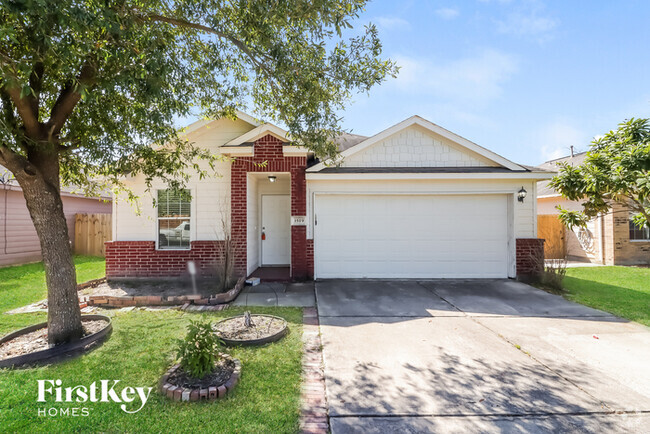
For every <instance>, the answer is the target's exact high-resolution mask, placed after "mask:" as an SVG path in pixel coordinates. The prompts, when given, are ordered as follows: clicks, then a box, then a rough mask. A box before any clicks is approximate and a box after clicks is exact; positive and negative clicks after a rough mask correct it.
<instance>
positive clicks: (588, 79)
mask: <svg viewBox="0 0 650 434" xmlns="http://www.w3.org/2000/svg"><path fill="white" fill-rule="evenodd" d="M649 17H650V1H647V0H617V1H611V0H570V1H566V0H556V1H550V0H463V1H452V0H429V1H425V0H422V1H415V0H375V1H370V2H369V3H368V5H367V8H366V11H365V12H364V13H363V14H362V15H361V16H360V18H359V19H358V20H357V21H356V22H355V23H354V25H355V27H358V28H359V29H362V28H363V26H364V25H365V24H367V23H369V22H371V23H374V24H375V25H376V26H377V28H378V30H379V36H380V38H381V40H382V43H383V47H384V57H386V58H390V59H393V60H395V61H396V62H397V64H398V66H400V67H401V69H400V72H399V74H398V76H397V78H395V79H393V78H389V79H388V80H387V81H386V82H384V83H383V84H381V85H379V86H376V87H374V88H372V89H371V90H370V93H369V95H366V94H358V95H355V97H354V99H353V101H352V102H351V103H350V104H349V106H348V107H347V108H346V110H345V111H344V112H342V113H341V115H342V117H343V127H344V128H345V129H346V130H348V131H351V132H353V133H356V134H361V135H366V136H372V135H374V134H377V133H379V132H381V131H383V130H384V129H386V128H389V127H390V126H392V125H394V124H397V123H399V122H400V121H402V120H404V119H406V118H408V117H410V116H412V115H419V116H422V117H423V118H425V119H428V120H430V121H432V122H434V123H436V124H438V125H440V126H442V127H444V128H446V129H448V130H450V131H452V132H454V133H456V134H458V135H460V136H463V137H465V138H467V139H469V140H471V141H473V142H475V143H477V144H479V145H481V146H483V147H485V148H488V149H490V150H492V151H494V152H496V153H498V154H500V155H502V156H504V157H506V158H508V159H510V160H512V161H515V162H517V163H521V164H528V165H537V164H541V163H542V162H544V161H547V160H550V159H554V158H559V157H562V156H566V155H568V154H569V152H570V150H569V147H570V146H574V147H575V150H576V151H577V152H580V151H586V150H588V149H589V144H590V143H591V141H592V140H593V138H594V137H597V136H600V135H603V134H604V133H606V132H608V131H610V130H612V129H615V128H616V127H617V125H618V124H619V123H621V122H623V121H624V120H626V119H629V118H631V117H637V118H638V117H645V118H650V26H649V25H648V18H649ZM192 120H193V119H184V121H186V122H182V123H181V125H187V124H189V123H190V122H191V121H192Z"/></svg>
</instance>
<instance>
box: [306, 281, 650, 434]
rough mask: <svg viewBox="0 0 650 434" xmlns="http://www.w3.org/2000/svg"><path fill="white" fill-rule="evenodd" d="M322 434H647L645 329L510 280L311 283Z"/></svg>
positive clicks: (648, 347) (648, 340)
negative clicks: (318, 338)
mask: <svg viewBox="0 0 650 434" xmlns="http://www.w3.org/2000/svg"><path fill="white" fill-rule="evenodd" d="M316 299H317V305H318V312H319V319H320V325H321V334H322V341H323V358H324V363H325V381H326V389H327V400H328V405H329V415H330V424H331V427H332V431H333V432H334V433H337V432H382V433H383V432H423V431H431V430H433V431H436V432H461V431H462V432H481V431H493V430H498V431H506V432H509V431H518V432H520V431H524V432H529V431H532V432H535V431H537V432H547V431H556V430H572V431H575V430H577V431H586V432H589V431H594V430H603V429H604V430H609V431H620V432H638V431H646V432H648V431H650V368H649V361H650V329H648V328H647V327H644V326H641V325H638V324H636V323H631V322H627V321H624V320H621V319H619V318H616V317H614V316H612V315H610V314H607V313H605V312H602V311H598V310H595V309H590V308H588V307H585V306H581V305H578V304H576V303H572V302H569V301H567V300H565V299H563V298H562V297H559V296H554V295H551V294H548V293H546V292H543V291H540V290H537V289H535V288H532V287H530V286H528V285H525V284H522V283H518V282H513V281H510V280H428V281H412V280H403V281H385V280H327V281H320V282H317V283H316Z"/></svg>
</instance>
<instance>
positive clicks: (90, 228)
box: [74, 214, 112, 256]
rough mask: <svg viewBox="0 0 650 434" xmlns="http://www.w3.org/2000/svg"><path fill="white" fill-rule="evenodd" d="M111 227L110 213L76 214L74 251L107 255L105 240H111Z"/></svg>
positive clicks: (80, 253) (84, 253) (83, 253)
mask: <svg viewBox="0 0 650 434" xmlns="http://www.w3.org/2000/svg"><path fill="white" fill-rule="evenodd" d="M111 228H112V224H111V215H110V214H75V222H74V252H75V253H76V254H78V255H91V256H105V254H106V252H105V251H104V242H105V241H110V240H111V238H112V236H111V235H112V234H111Z"/></svg>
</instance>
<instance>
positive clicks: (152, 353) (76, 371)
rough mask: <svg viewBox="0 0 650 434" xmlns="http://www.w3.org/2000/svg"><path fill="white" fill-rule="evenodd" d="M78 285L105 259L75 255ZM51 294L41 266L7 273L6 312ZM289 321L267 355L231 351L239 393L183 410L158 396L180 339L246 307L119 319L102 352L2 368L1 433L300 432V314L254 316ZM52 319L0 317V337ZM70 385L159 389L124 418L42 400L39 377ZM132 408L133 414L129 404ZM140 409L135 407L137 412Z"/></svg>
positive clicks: (2, 285) (1, 280) (2, 294)
mask: <svg viewBox="0 0 650 434" xmlns="http://www.w3.org/2000/svg"><path fill="white" fill-rule="evenodd" d="M77 264H78V267H77V268H78V269H77V273H78V276H79V281H80V282H81V281H85V280H89V279H93V278H97V277H101V276H102V275H103V261H101V260H96V259H90V258H77ZM44 297H45V289H44V277H43V270H42V266H41V265H39V264H34V265H26V266H21V267H12V268H5V269H0V312H4V311H6V310H9V309H13V308H15V307H18V306H22V305H25V304H28V303H31V302H34V301H37V300H40V299H42V298H44ZM251 311H252V312H253V313H270V314H273V315H278V316H281V317H283V318H285V319H286V320H287V322H288V323H289V327H290V333H289V335H288V336H286V337H285V338H284V339H282V340H281V341H279V342H276V343H274V344H271V345H268V346H265V347H261V348H238V349H232V350H230V349H229V353H230V354H232V355H233V356H235V357H237V358H239V359H240V360H241V362H242V377H241V380H240V383H239V385H238V386H237V388H236V389H235V390H234V393H233V395H232V396H230V395H229V396H228V397H227V398H226V399H224V400H217V401H213V402H210V403H176V402H171V401H169V400H167V399H166V398H163V397H162V396H160V394H159V393H158V392H157V389H155V387H157V383H158V380H159V378H160V376H161V375H162V374H163V373H164V372H165V370H166V369H167V368H168V367H169V366H171V364H172V362H173V358H174V351H175V340H176V339H178V338H181V337H182V336H183V335H184V334H185V331H186V326H187V324H188V323H189V320H190V319H198V318H203V319H208V320H211V321H217V320H219V319H221V318H224V317H226V316H230V315H236V314H240V313H241V312H242V310H241V309H228V310H226V311H223V312H214V313H212V312H210V313H204V314H198V313H189V312H180V311H176V310H166V311H158V312H148V311H133V312H120V311H117V310H108V311H104V312H108V314H109V315H110V316H112V317H113V333H112V335H111V337H110V339H109V340H108V341H106V343H104V344H103V345H102V346H100V347H99V348H96V349H95V350H93V351H91V352H90V353H87V354H85V355H83V356H81V357H78V358H75V359H72V360H69V361H66V362H64V363H59V364H56V365H52V366H44V367H38V368H31V369H22V370H0V396H1V397H2V398H0V427H1V428H0V431H2V432H36V431H38V432H41V431H43V432H89V431H90V432H171V431H178V432H195V431H208V432H242V433H244V432H247V433H248V432H250V433H262V432H273V433H276V432H277V433H285V432H297V431H298V417H299V409H300V380H301V369H302V367H301V358H302V341H301V335H302V310H301V309H296V308H267V309H262V308H260V309H251ZM44 320H45V315H44V314H42V313H38V314H20V315H7V314H0V335H3V334H6V333H8V332H10V331H12V330H15V329H18V328H21V327H24V326H26V325H30V324H34V323H37V322H41V321H44ZM56 379H60V380H61V381H62V382H63V387H66V386H72V387H74V386H77V385H84V386H86V387H88V386H89V385H90V383H92V382H93V381H96V382H99V380H120V383H119V384H118V386H117V387H116V390H118V392H119V391H120V390H122V388H123V387H126V386H131V387H154V390H153V391H152V392H151V395H150V397H149V399H148V401H147V404H146V405H145V407H144V408H143V409H142V410H141V411H140V412H138V413H135V414H127V413H125V412H123V411H122V410H121V409H120V404H115V403H90V402H88V403H85V404H74V403H73V404H67V403H54V402H47V403H38V402H36V399H37V380H56ZM44 407H46V408H74V407H77V408H81V407H86V408H89V415H88V416H86V417H83V416H80V417H73V416H58V417H43V416H39V415H38V409H39V408H44ZM129 408H130V407H129ZM136 408H137V407H136Z"/></svg>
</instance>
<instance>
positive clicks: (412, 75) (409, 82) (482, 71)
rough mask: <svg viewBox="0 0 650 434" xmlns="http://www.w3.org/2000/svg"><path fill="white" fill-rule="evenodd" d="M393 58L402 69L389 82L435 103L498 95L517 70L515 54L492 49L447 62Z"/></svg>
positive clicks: (475, 100) (481, 99) (467, 101)
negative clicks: (429, 97) (425, 96)
mask: <svg viewBox="0 0 650 434" xmlns="http://www.w3.org/2000/svg"><path fill="white" fill-rule="evenodd" d="M396 61H397V64H398V65H399V66H401V69H400V73H399V75H398V77H397V79H396V80H392V81H391V82H392V83H393V84H394V85H396V86H398V87H399V89H400V90H402V91H405V92H412V93H415V94H423V93H424V94H427V95H430V96H431V97H433V98H435V99H436V102H444V101H447V102H454V103H459V104H473V105H484V104H486V103H487V102H489V101H491V100H493V99H495V98H497V97H499V96H500V95H501V93H502V92H503V84H504V83H505V82H506V81H507V80H508V79H509V78H510V77H511V76H512V75H513V74H514V73H516V72H517V69H518V62H517V60H516V58H515V57H514V56H512V55H510V54H507V53H504V52H501V51H498V50H493V49H484V50H481V51H479V52H478V53H476V54H474V55H472V56H466V57H462V58H459V59H455V60H451V61H446V62H434V61H432V60H430V59H426V58H411V57H399V56H398V57H396Z"/></svg>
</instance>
